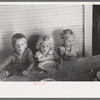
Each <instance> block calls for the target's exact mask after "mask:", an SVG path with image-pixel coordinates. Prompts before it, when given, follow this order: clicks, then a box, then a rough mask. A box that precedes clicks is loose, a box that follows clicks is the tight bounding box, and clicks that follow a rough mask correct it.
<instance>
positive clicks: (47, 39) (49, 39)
mask: <svg viewBox="0 0 100 100" xmlns="http://www.w3.org/2000/svg"><path fill="white" fill-rule="evenodd" d="M45 43H47V44H50V46H51V48H54V41H53V38H52V37H50V36H47V35H45V36H43V37H41V38H40V39H39V41H38V42H37V45H36V49H40V46H41V44H45Z"/></svg>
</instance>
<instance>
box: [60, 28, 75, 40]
mask: <svg viewBox="0 0 100 100" xmlns="http://www.w3.org/2000/svg"><path fill="white" fill-rule="evenodd" d="M69 35H70V36H72V37H73V38H75V36H76V35H75V33H74V32H73V31H72V30H71V29H65V30H63V32H62V33H61V38H62V39H64V37H67V38H68V37H69Z"/></svg>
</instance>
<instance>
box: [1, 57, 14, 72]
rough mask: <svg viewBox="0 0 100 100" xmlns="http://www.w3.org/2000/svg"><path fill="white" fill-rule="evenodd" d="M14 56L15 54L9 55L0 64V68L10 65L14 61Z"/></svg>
mask: <svg viewBox="0 0 100 100" xmlns="http://www.w3.org/2000/svg"><path fill="white" fill-rule="evenodd" d="M13 59H14V57H13V55H11V56H8V57H7V58H6V59H5V60H4V61H3V62H2V63H1V64H0V70H2V69H4V68H5V67H6V66H8V65H10V64H11V63H12V61H13Z"/></svg>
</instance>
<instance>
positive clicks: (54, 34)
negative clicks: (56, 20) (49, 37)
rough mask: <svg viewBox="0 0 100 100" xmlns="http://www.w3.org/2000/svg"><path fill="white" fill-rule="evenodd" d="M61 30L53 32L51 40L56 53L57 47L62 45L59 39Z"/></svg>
mask: <svg viewBox="0 0 100 100" xmlns="http://www.w3.org/2000/svg"><path fill="white" fill-rule="evenodd" d="M62 31H63V29H57V30H54V31H53V39H54V44H55V50H56V51H57V48H58V46H61V45H62V39H61V35H60V34H61V32H62Z"/></svg>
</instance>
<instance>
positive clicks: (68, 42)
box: [64, 35, 74, 47]
mask: <svg viewBox="0 0 100 100" xmlns="http://www.w3.org/2000/svg"><path fill="white" fill-rule="evenodd" d="M73 41H74V38H73V37H72V36H71V35H70V36H68V37H66V36H65V37H64V45H65V46H66V47H70V46H71V45H72V44H73Z"/></svg>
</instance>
